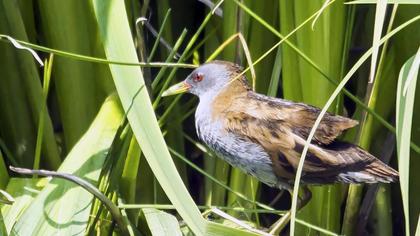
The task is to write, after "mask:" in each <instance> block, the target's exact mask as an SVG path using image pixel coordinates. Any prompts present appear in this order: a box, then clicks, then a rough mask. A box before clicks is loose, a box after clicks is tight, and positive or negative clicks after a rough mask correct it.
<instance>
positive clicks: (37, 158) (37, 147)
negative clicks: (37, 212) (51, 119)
mask: <svg viewBox="0 0 420 236" xmlns="http://www.w3.org/2000/svg"><path fill="white" fill-rule="evenodd" d="M53 55H54V54H50V58H49V60H48V61H45V67H44V86H43V88H42V104H41V112H40V113H39V122H38V132H37V136H36V145H35V157H34V165H33V169H39V163H40V161H41V148H42V137H43V136H44V135H43V134H44V125H45V123H44V120H45V116H46V113H47V108H46V106H47V97H48V91H49V90H50V78H51V69H52V65H53ZM33 177H34V178H37V176H36V175H34V176H33Z"/></svg>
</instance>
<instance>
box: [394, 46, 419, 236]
mask: <svg viewBox="0 0 420 236" xmlns="http://www.w3.org/2000/svg"><path fill="white" fill-rule="evenodd" d="M419 58H420V47H419V50H418V52H417V54H416V55H415V56H414V57H412V58H410V59H409V60H408V61H407V62H406V63H405V64H404V66H403V67H402V68H401V72H400V75H399V78H398V88H397V104H396V105H397V111H396V123H397V151H398V170H399V173H400V186H401V195H402V201H403V209H404V217H405V229H406V230H405V232H406V235H407V236H408V235H410V220H409V219H410V218H409V216H410V214H409V209H410V208H409V198H408V194H409V173H410V147H409V139H410V137H411V124H412V118H413V106H414V96H415V91H416V83H417V75H418V71H419V67H418V65H416V64H417V63H415V62H416V61H418V60H419ZM412 70H413V71H414V72H413V73H410V72H411V71H412ZM409 76H412V77H409ZM406 83H410V84H409V85H408V86H407V87H408V91H407V93H406V94H405V93H404V87H405V86H406Z"/></svg>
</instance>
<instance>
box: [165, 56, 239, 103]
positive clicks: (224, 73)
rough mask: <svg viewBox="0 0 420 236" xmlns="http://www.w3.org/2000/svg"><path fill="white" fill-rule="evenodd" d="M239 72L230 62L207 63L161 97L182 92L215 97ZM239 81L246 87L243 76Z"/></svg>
mask: <svg viewBox="0 0 420 236" xmlns="http://www.w3.org/2000/svg"><path fill="white" fill-rule="evenodd" d="M240 72H241V68H240V67H239V66H238V65H235V64H233V63H231V62H225V61H212V62H208V63H206V64H203V65H201V66H200V67H198V68H196V69H195V70H194V71H193V72H192V73H191V74H190V75H188V77H187V78H186V79H185V80H184V81H182V82H180V83H178V84H175V85H173V86H172V87H170V88H169V89H168V90H166V91H165V92H164V93H163V94H162V96H170V95H174V94H179V93H184V92H189V93H192V94H194V95H196V96H198V97H202V96H215V95H217V94H218V92H219V91H220V90H221V89H223V88H224V87H225V86H226V85H228V84H230V83H231V82H232V79H234V78H235V77H236V76H237V75H239V73H240ZM239 80H240V81H241V82H242V83H241V84H242V85H243V86H246V87H247V83H246V79H245V77H244V76H241V78H239ZM239 80H238V81H239ZM232 84H233V83H232ZM235 84H236V83H235Z"/></svg>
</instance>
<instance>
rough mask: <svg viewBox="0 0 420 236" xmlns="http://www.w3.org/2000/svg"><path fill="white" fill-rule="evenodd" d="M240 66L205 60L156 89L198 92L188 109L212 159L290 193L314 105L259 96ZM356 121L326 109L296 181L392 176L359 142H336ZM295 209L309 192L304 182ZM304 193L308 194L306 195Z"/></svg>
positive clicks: (313, 116)
mask: <svg viewBox="0 0 420 236" xmlns="http://www.w3.org/2000/svg"><path fill="white" fill-rule="evenodd" d="M242 71H243V70H242V68H241V67H240V66H238V65H236V64H234V63H231V62H228V61H219V60H215V61H211V62H208V63H205V64H202V65H200V66H199V67H197V68H196V69H195V70H194V71H193V72H192V73H191V74H189V75H188V76H187V78H186V79H185V80H184V81H182V82H180V83H178V84H175V85H173V86H172V87H170V88H169V89H167V90H166V91H165V92H164V93H163V94H162V95H163V96H169V95H174V94H179V93H185V92H188V93H191V94H194V95H196V96H198V98H199V104H198V106H197V109H196V112H195V127H196V131H197V135H198V138H199V139H200V140H201V141H202V142H204V143H205V144H206V145H207V146H208V147H209V148H210V149H211V150H213V151H214V152H215V153H216V154H217V156H218V157H220V158H221V159H223V160H224V161H226V162H228V163H229V164H230V165H232V166H234V167H237V168H239V169H240V170H242V171H243V172H245V173H247V174H249V175H252V176H254V177H255V178H257V179H258V180H259V181H261V182H262V183H264V184H266V185H268V186H270V187H274V188H279V189H286V190H288V191H291V190H292V189H293V183H294V180H295V176H296V170H297V167H298V164H299V160H300V156H301V153H302V150H303V148H304V146H305V142H306V139H307V138H308V135H309V133H310V131H311V129H312V126H313V125H314V123H315V120H316V119H317V117H318V115H319V113H320V109H319V108H317V107H314V106H311V105H307V104H304V103H299V102H293V101H288V100H285V99H281V98H275V97H269V96H266V95H263V94H259V93H257V92H255V91H253V90H252V89H251V87H250V86H249V85H248V81H247V79H246V77H245V75H242ZM357 124H358V122H357V121H356V120H353V119H350V118H347V117H343V116H340V115H334V114H331V113H326V114H325V116H324V117H323V119H322V120H321V122H320V124H319V126H318V128H317V129H316V131H315V135H314V138H313V139H312V141H311V143H310V144H309V148H308V152H307V154H306V157H305V161H304V165H303V171H302V175H301V183H302V184H303V185H304V186H307V185H325V184H334V183H353V184H359V183H369V184H370V183H379V182H380V183H390V182H395V181H398V178H399V174H398V172H397V171H396V170H394V169H393V168H391V167H389V166H388V165H386V164H385V163H383V162H382V161H381V160H379V159H378V158H376V157H375V156H373V155H372V154H370V153H369V152H367V151H365V150H363V149H362V148H360V147H359V146H357V145H355V144H352V143H348V142H344V141H339V140H337V137H338V136H340V135H341V134H342V132H343V131H345V130H347V129H349V128H352V127H354V126H356V125H357ZM305 189H306V190H305V192H306V193H305V196H303V197H302V199H301V202H302V204H300V207H302V206H303V205H304V204H306V202H307V201H309V199H310V197H311V194H310V192H309V193H308V192H307V191H309V190H307V188H305ZM308 198H309V199H308Z"/></svg>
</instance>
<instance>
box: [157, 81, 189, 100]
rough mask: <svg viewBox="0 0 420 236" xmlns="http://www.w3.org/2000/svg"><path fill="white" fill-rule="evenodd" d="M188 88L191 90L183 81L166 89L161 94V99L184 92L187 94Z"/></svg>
mask: <svg viewBox="0 0 420 236" xmlns="http://www.w3.org/2000/svg"><path fill="white" fill-rule="evenodd" d="M190 88H191V85H189V84H188V83H187V82H185V81H182V82H179V83H177V84H174V85H172V86H171V87H170V88H168V89H167V90H166V91H165V92H163V93H162V97H166V96H171V95H175V94H180V93H185V92H188V91H189V90H190Z"/></svg>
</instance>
